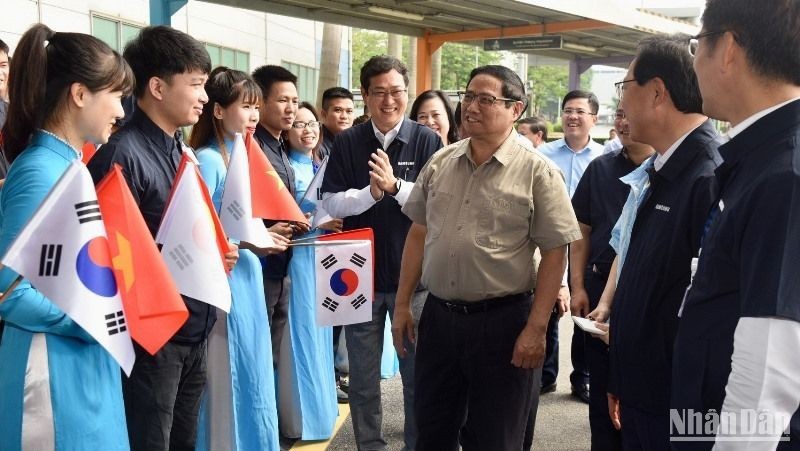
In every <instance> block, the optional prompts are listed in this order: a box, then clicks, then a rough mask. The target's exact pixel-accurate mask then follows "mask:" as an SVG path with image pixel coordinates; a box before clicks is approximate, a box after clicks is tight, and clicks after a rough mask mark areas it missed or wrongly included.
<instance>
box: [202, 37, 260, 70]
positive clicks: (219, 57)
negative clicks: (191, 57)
mask: <svg viewBox="0 0 800 451" xmlns="http://www.w3.org/2000/svg"><path fill="white" fill-rule="evenodd" d="M206 50H207V51H208V56H210V57H211V67H212V68H214V67H217V66H226V67H230V68H231V69H236V70H240V71H242V72H247V73H249V72H250V54H249V53H247V52H242V51H241V50H235V49H231V48H228V47H223V46H220V45H215V44H209V43H208V42H206Z"/></svg>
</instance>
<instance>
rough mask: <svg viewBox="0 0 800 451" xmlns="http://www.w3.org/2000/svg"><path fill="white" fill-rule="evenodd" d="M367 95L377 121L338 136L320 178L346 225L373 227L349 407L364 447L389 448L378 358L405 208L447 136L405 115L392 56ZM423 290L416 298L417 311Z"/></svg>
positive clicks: (410, 398) (408, 384)
mask: <svg viewBox="0 0 800 451" xmlns="http://www.w3.org/2000/svg"><path fill="white" fill-rule="evenodd" d="M361 93H362V95H363V96H364V101H365V103H366V105H367V107H368V108H369V112H370V114H371V119H370V120H369V121H367V122H365V123H363V124H360V125H357V126H355V127H352V128H349V129H347V130H345V131H343V132H342V133H339V134H338V135H337V136H336V139H335V141H334V143H333V150H332V152H331V155H330V160H328V168H327V169H326V171H325V179H324V181H323V182H322V192H323V206H324V207H325V210H326V211H327V212H328V213H330V214H331V215H332V216H334V217H337V218H344V230H353V229H359V228H363V227H371V228H372V229H373V230H374V232H375V250H374V252H375V300H374V302H373V304H372V321H370V322H367V323H362V324H353V325H350V326H346V327H345V338H346V342H347V354H348V358H349V360H350V391H349V393H348V395H349V396H350V408H351V411H352V417H353V430H354V432H355V436H356V442H357V444H358V449H359V450H387V449H388V448H387V445H386V440H385V439H384V437H383V434H382V432H381V422H382V413H381V392H380V362H381V351H382V349H383V333H384V325H385V323H386V313H387V311H388V312H389V314H390V315H393V314H394V304H395V296H396V293H397V285H398V281H399V277H400V260H401V258H402V256H403V245H404V244H405V240H406V234H407V233H408V229H409V228H410V227H411V220H410V219H409V218H408V217H407V216H406V215H405V214H403V212H402V211H401V210H400V209H401V208H402V206H403V205H404V204H405V202H406V199H408V195H409V194H410V193H411V188H412V187H413V186H414V181H416V179H417V174H419V171H420V170H421V169H422V167H423V166H425V163H427V161H428V159H429V158H430V157H431V155H433V153H434V152H436V151H437V150H439V149H440V148H441V147H442V140H441V139H440V138H439V135H437V134H436V133H435V132H433V131H432V130H430V129H429V128H427V127H425V126H422V125H420V124H417V123H416V122H413V121H411V120H409V119H407V118H406V117H405V110H406V106H407V105H408V69H407V68H406V66H405V64H403V63H402V62H401V61H399V60H398V59H396V58H393V57H390V56H375V57H372V58H371V59H370V60H369V61H367V62H366V63H365V64H364V66H363V67H362V68H361ZM424 299H425V293H424V292H422V291H420V292H419V293H418V294H417V295H416V296H415V301H416V303H417V306H418V310H420V311H421V303H422V302H424ZM408 349H409V350H410V352H409V355H407V356H405V357H404V358H401V359H400V375H401V376H402V378H403V403H404V411H405V430H404V438H405V448H404V449H408V450H413V449H414V448H415V443H416V436H417V427H416V422H415V421H414V414H413V412H414V410H413V407H414V384H413V382H414V353H413V349H414V348H413V346H412V345H411V344H410V343H409V344H408Z"/></svg>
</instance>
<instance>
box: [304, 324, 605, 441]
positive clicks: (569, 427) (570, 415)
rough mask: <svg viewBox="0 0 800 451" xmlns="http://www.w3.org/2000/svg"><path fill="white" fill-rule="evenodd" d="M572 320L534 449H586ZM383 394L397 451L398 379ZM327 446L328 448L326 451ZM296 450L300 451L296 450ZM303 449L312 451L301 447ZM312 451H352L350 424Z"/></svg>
mask: <svg viewBox="0 0 800 451" xmlns="http://www.w3.org/2000/svg"><path fill="white" fill-rule="evenodd" d="M572 325H573V323H572V320H571V319H570V318H569V316H565V317H564V318H562V319H561V321H560V323H559V333H560V334H561V335H560V342H561V343H562V345H561V355H560V356H559V357H560V363H559V367H560V368H561V371H560V374H559V375H558V390H556V392H555V393H550V394H547V395H545V396H543V397H542V398H541V399H540V402H539V413H538V417H537V420H536V436H535V437H534V447H533V449H536V450H545V451H578V450H588V449H589V420H588V415H589V414H588V406H587V405H586V404H583V403H581V402H579V401H577V400H576V399H575V398H573V397H571V396H570V394H569V371H570V369H571V368H572V365H571V364H570V360H569V344H568V343H570V340H571V339H572ZM381 388H382V392H383V406H384V407H383V422H384V424H383V429H384V435H385V437H386V439H387V440H388V442H389V449H390V450H391V451H399V450H400V449H401V448H402V444H403V409H402V408H401V407H400V406H402V401H403V398H402V386H401V383H400V376H399V375H398V376H395V377H394V378H392V379H388V380H385V381H383V382H382V383H381ZM326 445H327V448H326ZM294 449H295V450H297V449H299V448H298V446H295V448H294ZM302 449H312V446H308V447H307V448H306V446H303V447H302ZM313 449H318V450H322V449H327V450H329V451H352V450H355V449H356V446H355V442H354V440H353V424H352V422H351V421H350V418H349V416H348V418H347V419H346V420H345V422H344V424H343V425H342V427H341V428H340V429H339V431H338V433H337V434H336V436H335V437H334V438H333V439H332V440H331V441H330V443H316V444H314V445H313Z"/></svg>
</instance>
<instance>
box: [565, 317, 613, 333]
mask: <svg viewBox="0 0 800 451" xmlns="http://www.w3.org/2000/svg"><path fill="white" fill-rule="evenodd" d="M572 321H574V322H575V324H577V325H578V327H580V328H581V329H583V330H584V331H585V332H589V333H590V334H595V335H605V334H606V333H607V332H606V331H604V330H600V329H598V328H597V326H595V325H594V321H593V320H591V319H588V318H581V317H579V316H573V317H572Z"/></svg>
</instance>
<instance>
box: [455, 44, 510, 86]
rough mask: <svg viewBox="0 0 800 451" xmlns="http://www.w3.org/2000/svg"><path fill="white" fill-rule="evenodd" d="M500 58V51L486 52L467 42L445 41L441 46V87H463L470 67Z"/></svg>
mask: <svg viewBox="0 0 800 451" xmlns="http://www.w3.org/2000/svg"><path fill="white" fill-rule="evenodd" d="M502 58H503V55H502V53H500V52H487V51H485V50H483V49H482V48H480V47H476V46H472V45H467V44H457V43H452V42H447V43H445V44H444V45H443V46H442V89H445V90H463V89H465V88H466V87H467V81H468V80H469V73H470V72H471V71H472V69H474V68H476V67H478V66H484V65H486V64H498V63H500V60H501V59H502Z"/></svg>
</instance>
